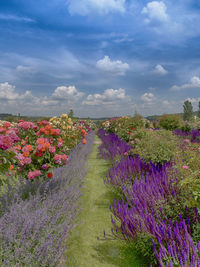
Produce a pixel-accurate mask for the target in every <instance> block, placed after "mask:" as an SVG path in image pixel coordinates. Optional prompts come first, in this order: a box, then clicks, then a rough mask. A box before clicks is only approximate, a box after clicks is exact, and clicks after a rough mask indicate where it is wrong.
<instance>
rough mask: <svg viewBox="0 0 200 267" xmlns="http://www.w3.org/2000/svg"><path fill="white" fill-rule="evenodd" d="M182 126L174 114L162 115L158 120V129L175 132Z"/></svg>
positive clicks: (177, 116) (179, 119)
mask: <svg viewBox="0 0 200 267" xmlns="http://www.w3.org/2000/svg"><path fill="white" fill-rule="evenodd" d="M181 126H182V121H181V118H180V117H179V115H176V114H163V115H162V117H161V118H160V119H159V127H161V128H163V129H165V130H171V131H173V130H175V129H177V128H180V127H181Z"/></svg>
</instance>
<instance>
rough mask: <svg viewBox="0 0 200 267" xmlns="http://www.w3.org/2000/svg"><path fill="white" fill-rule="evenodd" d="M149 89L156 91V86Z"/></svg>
mask: <svg viewBox="0 0 200 267" xmlns="http://www.w3.org/2000/svg"><path fill="white" fill-rule="evenodd" d="M148 89H149V90H150V91H155V90H156V88H155V87H149V88H148Z"/></svg>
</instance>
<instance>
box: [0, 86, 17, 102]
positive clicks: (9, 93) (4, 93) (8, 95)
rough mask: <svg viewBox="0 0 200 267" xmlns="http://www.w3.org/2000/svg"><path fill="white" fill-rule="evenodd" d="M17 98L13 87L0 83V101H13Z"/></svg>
mask: <svg viewBox="0 0 200 267" xmlns="http://www.w3.org/2000/svg"><path fill="white" fill-rule="evenodd" d="M17 98H19V94H18V93H16V92H15V86H13V85H11V84H9V83H8V82H5V83H0V100H14V99H17Z"/></svg>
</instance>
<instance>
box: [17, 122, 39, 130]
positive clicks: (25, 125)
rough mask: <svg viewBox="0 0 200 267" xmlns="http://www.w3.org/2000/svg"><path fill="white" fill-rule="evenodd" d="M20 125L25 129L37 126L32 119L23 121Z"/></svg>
mask: <svg viewBox="0 0 200 267" xmlns="http://www.w3.org/2000/svg"><path fill="white" fill-rule="evenodd" d="M18 127H19V128H22V129H24V130H28V129H33V128H34V127H35V125H34V123H32V122H30V121H22V122H20V123H18Z"/></svg>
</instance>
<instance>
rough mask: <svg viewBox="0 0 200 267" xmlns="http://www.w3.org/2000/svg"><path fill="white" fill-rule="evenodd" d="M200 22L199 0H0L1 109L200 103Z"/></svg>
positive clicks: (102, 109) (95, 109)
mask: <svg viewBox="0 0 200 267" xmlns="http://www.w3.org/2000/svg"><path fill="white" fill-rule="evenodd" d="M199 25H200V1H198V0H176V1H173V0H166V1H164V0H163V1H146V0H49V1H46V0H37V1H35V0H28V1H27V0H0V113H12V114H18V113H20V114H21V115H29V116H30V115H34V116H40V115H42V116H54V115H56V116H59V115H60V114H62V113H68V112H69V110H70V109H73V111H74V114H75V116H79V117H91V118H95V117H96V118H98V117H107V116H109V117H112V116H123V115H134V113H135V112H137V113H139V114H141V115H143V116H148V115H154V114H163V113H176V112H182V111H183V103H184V101H185V100H189V101H191V102H192V104H193V108H194V110H197V107H198V102H199V101H200V94H199V91H200V49H199V47H200V27H199Z"/></svg>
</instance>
